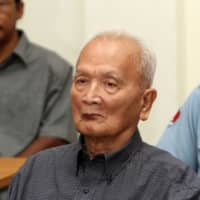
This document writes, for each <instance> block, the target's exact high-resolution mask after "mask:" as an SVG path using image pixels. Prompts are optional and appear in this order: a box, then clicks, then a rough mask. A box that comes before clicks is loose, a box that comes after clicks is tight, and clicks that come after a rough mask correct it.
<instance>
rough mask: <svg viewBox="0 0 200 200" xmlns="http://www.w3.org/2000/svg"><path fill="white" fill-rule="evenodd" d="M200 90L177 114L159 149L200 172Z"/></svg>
mask: <svg viewBox="0 0 200 200" xmlns="http://www.w3.org/2000/svg"><path fill="white" fill-rule="evenodd" d="M199 113H200V88H199V87H197V88H196V89H195V90H194V91H193V92H192V93H191V95H190V96H189V97H188V98H187V100H186V102H185V103H184V105H183V106H182V107H181V108H180V110H179V111H178V112H177V113H176V115H175V116H174V118H173V119H172V121H171V122H170V124H169V125H168V127H167V128H166V129H165V131H164V133H163V135H162V136H161V138H160V141H159V144H158V147H160V148H162V149H164V150H166V151H168V152H170V153H172V154H173V155H174V156H175V157H177V158H178V159H180V160H182V161H183V162H185V163H186V164H187V165H189V166H191V167H192V168H193V169H194V170H195V171H196V172H198V165H199V164H198V162H199V161H198V160H199V159H198V143H199V142H200V141H198V140H199V134H200V132H199V119H200V114H199Z"/></svg>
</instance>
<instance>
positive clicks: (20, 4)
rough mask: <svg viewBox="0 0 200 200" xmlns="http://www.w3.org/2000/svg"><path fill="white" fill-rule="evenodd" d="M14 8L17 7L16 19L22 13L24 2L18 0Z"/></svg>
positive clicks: (19, 17) (20, 16)
mask: <svg viewBox="0 0 200 200" xmlns="http://www.w3.org/2000/svg"><path fill="white" fill-rule="evenodd" d="M16 9H17V20H18V19H21V18H22V16H23V14H24V2H22V1H20V2H19V3H18V4H17V5H16Z"/></svg>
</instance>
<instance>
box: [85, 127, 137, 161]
mask: <svg viewBox="0 0 200 200" xmlns="http://www.w3.org/2000/svg"><path fill="white" fill-rule="evenodd" d="M132 136H133V131H127V132H125V133H123V134H118V135H115V136H106V137H91V136H84V141H85V145H86V150H87V152H88V154H89V156H90V157H94V156H95V155H99V154H105V153H114V152H116V151H118V150H120V149H121V148H123V146H125V145H126V144H128V142H129V141H130V138H131V137H132Z"/></svg>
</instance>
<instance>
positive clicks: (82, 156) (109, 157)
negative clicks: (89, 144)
mask: <svg viewBox="0 0 200 200" xmlns="http://www.w3.org/2000/svg"><path fill="white" fill-rule="evenodd" d="M79 145H80V149H79V151H78V155H77V175H78V171H79V168H80V166H81V164H82V163H83V162H84V161H85V160H87V159H89V156H88V155H87V153H86V150H85V147H84V138H83V136H81V137H80V138H79ZM141 146H142V139H141V136H140V133H139V131H138V130H136V132H135V133H134V134H133V136H132V137H131V139H130V141H129V143H128V144H126V145H125V146H124V147H122V148H121V149H120V150H118V151H117V152H114V153H108V154H101V155H97V156H96V157H98V159H101V160H102V159H104V162H105V172H106V176H107V177H108V178H109V181H112V179H113V178H114V177H115V176H116V175H117V174H118V173H119V171H120V170H121V169H122V168H124V166H125V165H126V163H127V162H128V161H129V160H130V158H131V157H132V156H134V155H135V153H136V152H138V151H139V150H140V148H141ZM96 157H94V159H95V158H96Z"/></svg>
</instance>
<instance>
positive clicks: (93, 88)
mask: <svg viewBox="0 0 200 200" xmlns="http://www.w3.org/2000/svg"><path fill="white" fill-rule="evenodd" d="M101 100H102V97H101V87H100V85H99V84H98V83H91V84H90V85H89V87H88V88H87V90H86V91H85V94H84V95H83V102H84V103H87V104H100V103H101Z"/></svg>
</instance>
